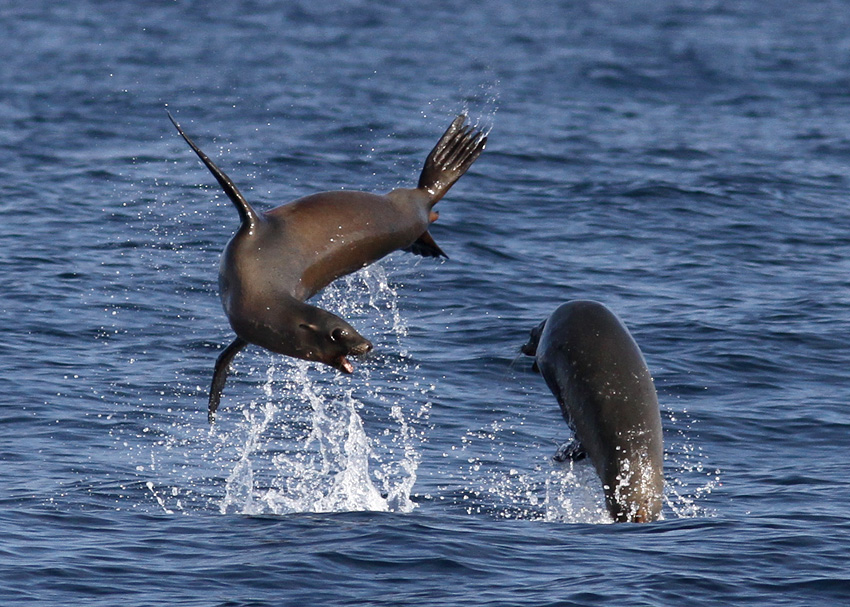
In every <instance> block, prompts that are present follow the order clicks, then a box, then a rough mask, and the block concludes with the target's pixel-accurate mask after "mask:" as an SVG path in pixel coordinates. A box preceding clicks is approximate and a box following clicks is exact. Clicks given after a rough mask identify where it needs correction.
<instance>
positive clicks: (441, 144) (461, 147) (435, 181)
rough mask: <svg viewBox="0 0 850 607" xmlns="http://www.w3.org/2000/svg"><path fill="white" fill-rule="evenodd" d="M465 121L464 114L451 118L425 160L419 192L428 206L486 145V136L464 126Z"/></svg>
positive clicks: (458, 177)
mask: <svg viewBox="0 0 850 607" xmlns="http://www.w3.org/2000/svg"><path fill="white" fill-rule="evenodd" d="M466 118H467V116H466V114H460V115H459V116H458V117H457V118H455V119H454V120H453V121H452V123H451V124H450V125H449V128H448V129H446V132H445V133H443V136H442V137H440V140H439V141H438V142H437V145H435V146H434V149H433V150H431V153H430V154H428V158H426V159H425V166H424V167H423V168H422V174H421V175H420V176H419V188H420V189H422V190H425V191H426V192H428V193H429V194H430V195H431V206H433V205H435V204H437V202H438V201H439V200H440V199H441V198H442V197H443V196H444V195H445V194H446V192H448V191H449V188H451V187H452V186H453V185H454V183H455V182H456V181H457V180H458V179H460V178H461V176H462V175H463V174H464V173H466V171H467V169H469V167H471V166H472V163H473V162H475V161H476V159H477V158H478V157H479V156H480V155H481V152H483V151H484V146H485V145H486V144H487V135H486V133H484V132H483V131H482V130H480V129H476V128H475V127H474V126H472V125H466V126H464V123H465V122H466Z"/></svg>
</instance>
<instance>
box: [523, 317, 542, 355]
mask: <svg viewBox="0 0 850 607" xmlns="http://www.w3.org/2000/svg"><path fill="white" fill-rule="evenodd" d="M545 326H546V321H545V320H544V321H543V322H541V323H540V324H539V325H537V326H536V327H534V328H533V329H532V330H531V333H530V334H529V336H528V341H527V342H525V344H523V346H522V347H521V348H520V352H522V353H523V354H525V355H526V356H536V355H537V345H538V344H539V343H540V335H541V334H542V333H543V327H545Z"/></svg>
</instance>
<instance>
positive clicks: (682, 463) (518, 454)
mask: <svg viewBox="0 0 850 607" xmlns="http://www.w3.org/2000/svg"><path fill="white" fill-rule="evenodd" d="M683 419H684V421H685V424H684V426H682V421H683ZM668 420H669V423H667V424H665V428H666V434H667V435H668V437H669V435H670V434H674V435H675V436H676V439H675V440H673V441H670V440H669V438H668V440H667V442H668V444H667V445H666V449H665V478H666V482H665V487H664V503H665V506H666V507H665V509H664V512H663V513H662V518H664V517H665V516H667V517H670V516H672V517H673V518H694V517H706V516H712V515H713V514H712V512H711V511H709V510H707V509H706V508H704V507H703V506H702V505H701V502H702V501H703V500H704V499H705V498H706V497H707V496H708V495H709V494H710V493H711V491H712V490H713V489H714V488H715V487H716V486H717V485H718V484H719V483H720V476H719V475H720V472H719V471H717V470H715V471H713V472H708V471H707V470H706V466H705V464H706V461H707V456H706V455H705V454H704V453H703V452H702V449H701V447H700V446H699V445H697V444H695V442H694V431H693V428H692V425H693V422H692V421H690V420H689V419H688V417H687V414H686V412H684V411H683V412H681V413H676V414H673V413H668ZM524 425H525V421H524V418H521V417H520V418H517V420H514V421H511V422H508V420H507V419H501V420H498V421H493V422H491V423H490V424H489V425H488V426H487V427H485V428H483V429H481V430H477V431H468V432H467V433H466V434H465V435H464V437H463V438H462V439H461V445H460V446H459V447H458V448H457V452H458V454H459V457H460V458H462V459H461V461H462V462H463V463H462V464H461V471H460V477H461V484H462V488H461V489H460V490H458V491H456V492H455V499H454V502H455V503H456V504H458V505H461V506H462V507H463V508H464V509H465V510H466V511H467V512H468V513H470V514H472V513H475V514H489V515H491V516H495V517H497V518H519V519H526V520H543V521H550V522H565V523H595V524H598V523H611V522H612V520H611V517H610V516H609V514H608V511H607V508H606V506H605V495H604V492H603V490H602V484H601V482H600V480H599V477H598V476H597V474H596V471H595V469H594V468H593V465H592V464H591V463H590V461H589V460H588V459H585V460H582V461H579V462H573V461H567V462H563V463H561V462H556V461H554V460H553V459H552V455H553V454H554V449H553V450H552V451H551V452H550V451H548V446H546V445H543V446H542V447H541V445H539V444H535V443H532V442H530V441H529V440H528V435H527V434H526V433H524V432H522V431H521V430H522V428H523V426H524ZM445 488H448V486H446V487H445Z"/></svg>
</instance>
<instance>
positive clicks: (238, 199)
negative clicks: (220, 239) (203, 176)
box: [165, 110, 259, 228]
mask: <svg viewBox="0 0 850 607" xmlns="http://www.w3.org/2000/svg"><path fill="white" fill-rule="evenodd" d="M165 113H166V114H168V117H169V118H170V119H171V124H173V125H174V127H175V128H176V129H177V132H178V133H180V136H181V137H183V139H185V140H186V143H188V144H189V147H190V148H192V149H193V150H194V151H195V153H196V154H197V155H198V158H200V159H201V162H203V163H204V164H205V165H206V167H207V168H208V169H209V170H210V173H212V174H213V177H215V178H216V181H218V183H219V185H221V189H223V190H224V193H225V194H227V196H228V197H229V198H230V200H232V201H233V204H235V205H236V210H237V211H239V219H241V220H242V223H243V224H244V225H246V226H248V227H249V228H253V227H254V226H255V225H256V224H257V222H258V221H259V218H258V217H257V213H256V212H255V211H254V209H252V208H251V205H250V204H248V201H247V200H245V197H244V196H243V195H242V193H241V192H240V191H239V189H238V188H237V187H236V185H235V184H234V183H233V182H232V181H231V180H230V177H228V176H227V175H226V174H225V172H224V171H222V170H221V169H220V168H218V167H217V166H216V165H215V163H214V162H213V161H212V160H210V158H209V156H207V155H206V154H204V153H203V152H202V151H201V148H199V147H198V146H197V145H195V142H194V141H192V140H191V139H189V136H188V135H187V134H186V133H184V132H183V129H181V128H180V125H179V124H177V121H176V120H175V119H174V116H172V115H171V112H169V111H168V110H165Z"/></svg>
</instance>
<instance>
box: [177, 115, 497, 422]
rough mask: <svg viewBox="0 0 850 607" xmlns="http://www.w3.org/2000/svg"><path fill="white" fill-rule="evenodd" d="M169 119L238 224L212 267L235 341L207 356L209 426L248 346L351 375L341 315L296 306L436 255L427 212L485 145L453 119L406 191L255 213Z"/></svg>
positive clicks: (322, 199)
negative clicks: (383, 265) (358, 277)
mask: <svg viewBox="0 0 850 607" xmlns="http://www.w3.org/2000/svg"><path fill="white" fill-rule="evenodd" d="M168 117H169V118H170V119H171V122H172V123H173V124H174V126H175V127H176V128H177V131H178V132H179V133H180V135H181V136H182V137H183V139H185V140H186V143H188V144H189V147H191V148H192V149H193V150H194V151H195V153H196V154H197V155H198V157H199V158H200V159H201V161H202V162H203V163H204V164H205V165H206V167H207V168H208V169H209V170H210V172H211V173H212V174H213V176H214V177H215V178H216V180H217V181H218V183H219V184H220V185H221V187H222V189H224V192H225V193H226V194H227V195H228V197H229V198H230V200H232V201H233V204H234V205H236V210H237V211H238V212H239V218H240V219H241V225H240V226H239V229H238V230H237V232H236V234H235V235H234V236H233V237H232V238H231V239H230V242H228V243H227V246H226V247H225V249H224V252H223V253H222V255H221V264H220V266H219V276H218V284H219V292H220V296H221V303H222V305H223V306H224V311H225V313H226V314H227V318H228V320H229V321H230V326H231V327H232V328H233V330H234V332H235V333H236V339H234V340H233V341H232V342H231V343H230V345H228V346H227V347H226V348H225V349H224V350H223V351H222V352H221V354H220V355H219V357H218V360H216V364H215V370H214V372H213V379H212V386H211V387H210V398H209V420H210V422H212V421H214V420H215V412H216V409H217V408H218V405H219V402H220V400H221V391H222V389H223V388H224V384H225V381H226V380H227V373H228V370H229V367H230V362H231V361H232V360H233V357H234V356H236V354H238V353H239V351H241V350H242V349H243V348H244V347H245V346H246V345H248V344H249V343H251V344H256V345H258V346H261V347H263V348H266V349H267V350H271V351H272V352H277V353H278V354H286V355H287V356H294V357H295V358H302V359H304V360H312V361H318V362H322V363H325V364H327V365H330V366H332V367H334V368H335V369H338V370H339V371H341V372H343V373H351V372H352V371H353V370H354V367H353V365H352V364H351V362H350V361H349V360H348V358H347V356H349V355H358V354H364V353H366V352H368V351H369V350H371V349H372V344H371V342H369V340H367V339H366V338H364V337H363V336H362V335H360V334H359V333H358V332H357V331H356V330H355V329H354V328H353V327H352V326H351V325H349V324H348V323H347V322H345V321H344V320H343V319H341V318H339V317H338V316H336V315H334V314H331V313H330V312H327V311H325V310H322V309H320V308H317V307H315V306H311V305H309V304H307V303H305V301H306V300H308V299H310V297H312V296H313V295H315V294H316V293H317V292H318V291H320V290H321V289H323V288H324V287H325V286H327V285H328V284H329V283H330V282H332V281H333V280H335V279H337V278H339V277H340V276H344V275H346V274H350V273H351V272H354V271H356V270H359V269H360V268H363V267H365V266H368V265H369V264H370V263H372V262H375V261H377V260H378V259H381V258H382V257H384V256H386V255H388V254H390V253H392V252H393V251H395V250H397V249H404V250H407V251H410V252H412V253H414V254H417V255H422V256H424V257H440V256H442V257H445V256H446V254H445V253H443V251H442V249H440V247H439V246H437V243H436V242H434V239H433V238H432V237H431V234H430V233H429V232H428V226H429V225H430V224H431V223H432V222H433V221H435V220H436V219H437V213H436V212H434V211H432V207H433V206H434V205H435V204H436V203H437V202H438V201H439V200H440V199H441V198H442V197H443V196H444V195H445V193H446V192H448V190H449V188H451V187H452V185H453V184H454V183H455V182H456V181H457V180H458V179H460V177H461V176H462V175H463V174H464V173H465V172H466V171H467V169H469V167H470V166H472V163H473V162H475V160H476V159H477V158H478V156H480V155H481V152H482V151H483V150H484V146H485V144H486V143H487V136H486V135H485V134H484V133H483V132H481V131H480V130H478V129H476V128H474V127H473V126H469V125H465V124H464V123H465V122H466V118H467V117H466V115H465V114H461V115H460V116H458V117H457V118H455V119H454V121H453V122H452V123H451V125H450V126H449V128H448V129H447V130H446V132H445V133H444V134H443V136H442V137H441V138H440V140H439V141H438V142H437V145H436V146H434V149H433V150H431V153H430V154H429V155H428V157H427V158H426V160H425V166H424V168H423V169H422V173H421V175H420V177H419V184H418V186H417V187H415V188H411V189H402V188H400V189H396V190H393V191H392V192H390V193H388V194H386V195H379V194H370V193H368V192H356V191H338V192H322V193H319V194H312V195H310V196H306V197H304V198H299V199H298V200H295V201H293V202H290V203H288V204H285V205H282V206H279V207H277V208H274V209H272V210H270V211H266V212H257V211H255V210H254V209H253V208H252V207H251V205H250V204H248V201H247V200H246V199H245V197H244V196H242V194H241V193H240V192H239V190H238V189H237V188H236V186H235V185H234V184H233V182H232V181H231V180H230V178H229V177H228V176H227V175H225V173H224V171H222V170H221V169H219V168H218V167H217V166H216V165H215V163H213V161H212V160H210V159H209V157H208V156H207V155H206V154H204V153H203V152H202V151H201V150H200V148H198V146H197V145H195V143H194V142H193V141H192V140H191V139H190V138H189V136H188V135H186V133H184V132H183V129H181V128H180V125H179V124H177V121H176V120H175V119H174V117H173V116H172V115H171V113H170V112H169V113H168Z"/></svg>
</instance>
